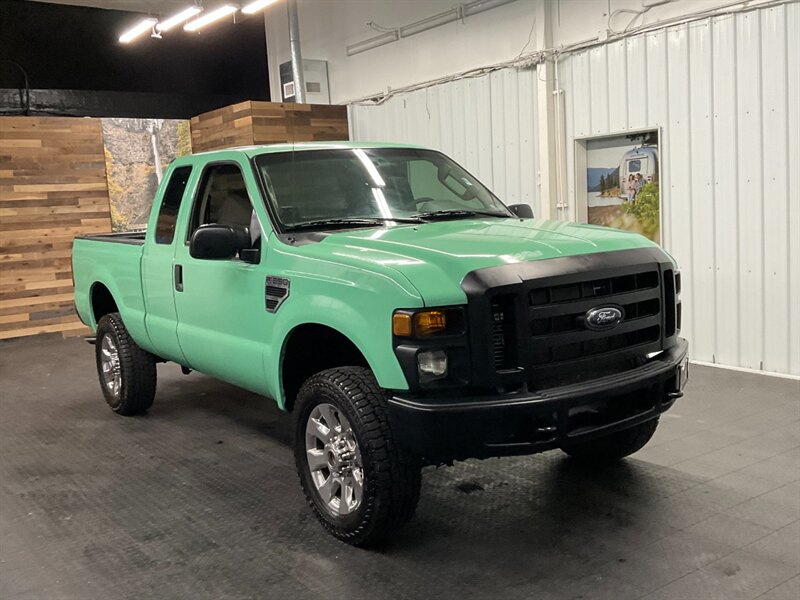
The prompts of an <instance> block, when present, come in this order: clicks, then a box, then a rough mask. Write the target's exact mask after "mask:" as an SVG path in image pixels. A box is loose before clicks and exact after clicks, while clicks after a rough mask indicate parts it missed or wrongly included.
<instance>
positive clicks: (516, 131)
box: [350, 3, 800, 375]
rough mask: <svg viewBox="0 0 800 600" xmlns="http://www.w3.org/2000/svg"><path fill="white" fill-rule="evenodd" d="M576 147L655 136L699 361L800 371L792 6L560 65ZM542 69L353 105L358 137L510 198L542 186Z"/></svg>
mask: <svg viewBox="0 0 800 600" xmlns="http://www.w3.org/2000/svg"><path fill="white" fill-rule="evenodd" d="M558 74H559V85H560V87H561V88H562V89H563V90H564V92H565V94H564V98H565V105H566V106H565V113H566V114H565V136H566V149H567V173H568V177H567V179H568V181H567V189H568V199H569V200H568V201H569V205H570V206H569V211H568V212H569V215H570V217H572V218H574V215H575V198H576V196H575V194H576V190H575V182H574V165H575V144H574V140H575V139H579V138H586V137H591V136H597V135H607V134H612V133H619V132H625V131H629V130H635V129H646V128H655V127H659V128H661V134H662V138H661V143H662V153H661V160H662V170H661V184H662V210H663V233H662V235H663V239H664V246H665V247H666V249H667V250H668V251H669V252H671V253H672V254H673V256H675V258H676V259H677V260H678V262H679V263H680V264H681V266H682V270H683V281H684V292H683V298H684V307H685V309H684V329H683V331H684V334H685V335H686V336H687V337H688V338H689V339H690V341H691V343H692V357H693V358H694V359H695V360H700V361H708V362H716V363H720V364H724V365H730V366H737V367H746V368H752V369H763V370H766V371H772V372H777V373H788V374H794V375H800V4H797V3H794V4H788V5H781V6H775V7H771V8H763V9H759V10H754V11H749V12H744V13H740V14H737V15H726V16H720V17H715V18H713V19H707V20H704V21H698V22H694V23H690V24H684V25H680V26H675V27H671V28H668V29H663V30H660V31H657V32H652V33H647V34H643V35H641V36H636V37H631V38H629V39H627V40H622V41H618V42H614V43H610V44H606V45H604V46H599V47H597V48H593V49H591V50H588V51H585V52H582V53H580V54H575V55H572V56H569V57H567V58H563V59H562V60H561V61H560V62H559V65H558ZM533 77H535V74H533V73H531V72H530V71H522V72H516V71H514V70H505V71H499V72H496V73H493V74H491V75H489V76H485V77H482V78H478V79H472V80H466V81H459V82H453V83H448V84H444V85H440V86H436V87H432V88H429V89H427V90H420V91H417V92H414V93H412V94H408V95H403V96H399V97H395V98H393V99H391V100H389V101H388V102H387V103H386V104H385V105H383V106H380V107H363V106H355V107H352V109H351V115H350V121H351V130H352V139H361V140H377V139H383V140H392V141H408V142H413V143H420V144H425V145H429V146H433V147H436V148H440V149H441V150H442V151H444V152H446V153H448V154H450V155H452V156H454V157H455V158H456V159H457V160H459V161H460V162H462V163H463V164H464V165H465V166H466V167H467V168H468V169H470V170H471V171H472V172H473V173H475V174H476V175H477V176H478V177H479V178H481V179H482V180H484V181H485V182H486V183H487V184H488V185H489V186H490V187H492V188H493V189H494V190H495V191H496V192H497V193H498V195H499V196H500V197H501V198H503V199H504V200H505V201H507V202H517V201H520V200H523V201H528V202H530V201H531V198H533V204H534V206H535V208H536V209H537V210H538V209H539V198H538V194H537V193H536V190H537V186H536V170H537V168H538V167H537V165H538V162H537V160H536V158H537V157H536V152H537V150H536V148H537V145H536V136H535V134H536V96H535V87H536V86H535V83H536V82H535V79H533Z"/></svg>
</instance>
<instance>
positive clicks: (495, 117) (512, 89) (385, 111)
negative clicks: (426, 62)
mask: <svg viewBox="0 0 800 600" xmlns="http://www.w3.org/2000/svg"><path fill="white" fill-rule="evenodd" d="M536 125H537V112H536V70H535V69H526V70H520V71H517V70H514V69H505V70H502V71H495V72H494V73H491V74H489V75H485V76H482V77H477V78H473V79H461V80H459V81H452V82H449V83H444V84H441V85H437V86H432V87H429V88H425V89H421V90H417V91H415V92H411V93H409V94H403V95H401V96H396V97H394V98H390V99H389V100H387V101H386V102H385V103H384V104H381V105H379V106H361V105H352V106H351V107H350V139H353V140H361V141H383V142H386V141H388V142H404V143H413V144H421V145H423V146H427V147H430V148H435V149H437V150H441V151H442V152H444V153H445V154H447V155H448V156H451V157H452V158H454V159H455V160H456V161H457V162H458V163H460V164H461V165H462V166H463V167H464V168H466V169H467V170H468V171H469V172H470V173H472V174H473V175H475V176H476V177H478V179H480V180H481V181H483V182H484V183H485V184H486V185H488V186H489V187H490V188H491V189H492V190H493V191H494V192H495V193H496V194H497V195H498V196H499V197H500V198H502V199H503V200H504V201H505V202H506V203H508V204H515V203H519V202H525V203H528V204H530V205H532V206H533V207H534V211H537V212H538V210H539V203H538V196H539V195H538V193H537V192H538V189H537V184H536V181H537V179H536V172H537V169H538V166H537V165H538V156H537V148H536V140H537V135H536Z"/></svg>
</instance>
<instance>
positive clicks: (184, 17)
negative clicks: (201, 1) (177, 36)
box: [156, 6, 203, 31]
mask: <svg viewBox="0 0 800 600" xmlns="http://www.w3.org/2000/svg"><path fill="white" fill-rule="evenodd" d="M201 12H203V9H202V8H200V7H199V6H190V7H189V8H187V9H186V10H182V11H181V12H179V13H178V14H176V15H173V16H171V17H170V18H169V19H164V20H163V21H159V23H158V25H156V30H157V31H169V30H170V29H172V28H173V27H175V26H176V25H180V24H181V23H183V22H184V21H188V20H189V19H191V18H192V17H193V16H195V15H196V14H198V13H201Z"/></svg>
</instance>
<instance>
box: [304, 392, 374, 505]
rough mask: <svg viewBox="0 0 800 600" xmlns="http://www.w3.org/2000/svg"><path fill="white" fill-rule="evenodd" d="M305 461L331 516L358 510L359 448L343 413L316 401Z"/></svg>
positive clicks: (360, 487) (361, 489)
mask: <svg viewBox="0 0 800 600" xmlns="http://www.w3.org/2000/svg"><path fill="white" fill-rule="evenodd" d="M306 462H307V464H308V469H309V471H310V472H311V481H313V482H314V487H315V488H316V490H317V494H319V499H320V500H321V501H322V504H324V505H325V508H326V509H327V510H328V512H330V513H331V515H333V516H334V517H336V516H342V515H348V514H350V513H352V512H353V511H355V510H357V509H358V507H359V506H360V505H361V501H362V499H363V498H364V468H363V466H362V462H361V451H360V450H359V448H358V442H357V441H356V438H355V435H353V430H352V428H351V427H350V423H349V422H348V421H347V419H346V418H345V416H344V415H343V414H342V413H341V412H340V411H339V410H338V409H337V408H336V407H335V406H333V405H332V404H326V403H322V404H318V405H317V406H315V407H314V409H313V410H312V411H311V414H309V415H308V421H307V423H306Z"/></svg>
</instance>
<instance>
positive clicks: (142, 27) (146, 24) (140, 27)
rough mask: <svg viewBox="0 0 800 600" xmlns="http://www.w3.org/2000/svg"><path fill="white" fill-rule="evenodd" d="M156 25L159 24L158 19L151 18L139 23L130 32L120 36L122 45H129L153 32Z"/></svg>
mask: <svg viewBox="0 0 800 600" xmlns="http://www.w3.org/2000/svg"><path fill="white" fill-rule="evenodd" d="M156 23H158V19H153V18H151V17H148V18H147V19H143V20H142V21H139V22H138V23H137V24H136V25H134V26H133V27H131V28H130V29H129V30H128V31H126V32H125V33H123V34H122V35H121V36H119V41H120V43H122V44H127V43H129V42H132V41H133V40H135V39H136V38H138V37H139V36H141V35H142V34H144V33H147V32H148V31H151V30H152V29H153V25H155V24H156Z"/></svg>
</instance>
